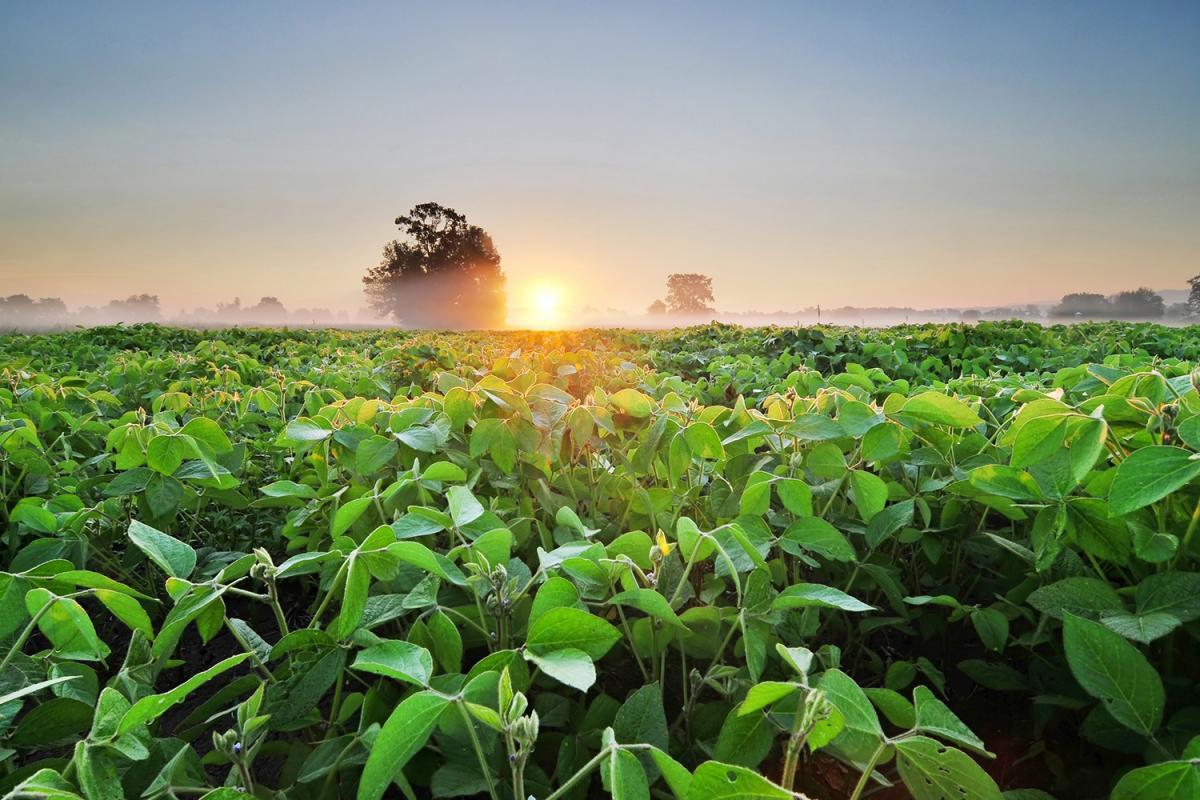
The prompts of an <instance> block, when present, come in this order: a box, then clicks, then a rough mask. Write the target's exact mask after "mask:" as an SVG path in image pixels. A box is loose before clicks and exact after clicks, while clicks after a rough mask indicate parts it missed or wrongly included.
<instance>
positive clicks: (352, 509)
mask: <svg viewBox="0 0 1200 800" xmlns="http://www.w3.org/2000/svg"><path fill="white" fill-rule="evenodd" d="M374 499H375V498H374V496H373V495H369V494H368V495H363V496H362V497H359V498H357V499H354V500H351V501H349V502H347V503H342V505H340V506H338V510H337V511H336V512H334V514H333V521H332V523H331V524H330V526H329V535H330V536H332V537H335V538H336V537H338V536H341V535H342V534H343V533H345V532H346V531H348V530H350V526H351V525H353V524H354V523H355V522H357V521H358V518H359V517H361V516H362V515H363V514H364V513H365V512H366V510H367V509H368V508H370V507H371V502H372V501H373V500H374Z"/></svg>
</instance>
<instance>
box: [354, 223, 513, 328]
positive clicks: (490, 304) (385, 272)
mask: <svg viewBox="0 0 1200 800" xmlns="http://www.w3.org/2000/svg"><path fill="white" fill-rule="evenodd" d="M396 224H397V225H398V226H399V227H400V230H401V231H403V232H404V234H405V236H406V237H407V238H406V239H404V240H395V241H392V242H389V243H388V244H387V245H386V246H385V247H384V248H383V260H382V261H380V262H379V264H378V266H374V267H371V268H370V269H368V270H367V274H366V276H365V277H364V278H363V285H364V287H365V291H366V295H367V303H368V305H369V306H370V307H371V310H372V311H374V312H375V313H376V314H379V315H380V316H385V317H386V316H390V317H392V318H393V319H395V320H396V321H397V322H399V323H401V324H404V325H408V326H412V327H418V328H498V327H502V326H503V325H504V322H505V316H506V310H505V299H506V298H505V289H504V287H505V277H504V272H503V270H501V268H500V253H499V251H497V250H496V245H495V244H494V243H493V242H492V237H491V236H489V235H488V233H487V231H485V230H484V229H483V228H480V227H478V226H476V225H470V224H468V223H467V218H466V217H465V216H463V215H462V214H459V213H458V212H457V211H455V210H454V209H452V208H446V207H444V206H440V205H438V204H437V203H422V204H421V205H419V206H417V207H415V208H414V209H413V210H412V211H410V212H409V213H408V215H407V216H403V217H397V218H396Z"/></svg>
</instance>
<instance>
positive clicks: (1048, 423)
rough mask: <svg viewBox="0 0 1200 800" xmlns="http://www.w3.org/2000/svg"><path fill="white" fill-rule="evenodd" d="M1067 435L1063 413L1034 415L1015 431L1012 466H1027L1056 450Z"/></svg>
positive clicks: (1065, 418)
mask: <svg viewBox="0 0 1200 800" xmlns="http://www.w3.org/2000/svg"><path fill="white" fill-rule="evenodd" d="M1066 436H1067V416H1066V415H1065V414H1057V415H1048V416H1044V417H1034V418H1033V419H1031V420H1029V422H1026V423H1025V424H1024V425H1022V426H1021V428H1020V430H1018V431H1017V438H1016V441H1014V442H1013V449H1012V461H1011V463H1012V466H1014V467H1017V468H1022V467H1028V466H1030V465H1032V464H1036V463H1037V462H1039V461H1042V460H1044V459H1047V458H1049V457H1050V456H1052V455H1054V454H1055V453H1057V452H1058V450H1059V448H1061V447H1062V445H1063V441H1064V440H1065V439H1066Z"/></svg>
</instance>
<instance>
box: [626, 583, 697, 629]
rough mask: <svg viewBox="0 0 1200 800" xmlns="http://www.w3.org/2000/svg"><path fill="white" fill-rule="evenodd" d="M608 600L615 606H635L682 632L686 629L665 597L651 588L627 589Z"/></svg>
mask: <svg viewBox="0 0 1200 800" xmlns="http://www.w3.org/2000/svg"><path fill="white" fill-rule="evenodd" d="M608 602H609V603H612V604H613V605H617V606H626V607H628V608H636V609H637V610H638V611H641V612H643V613H645V614H648V615H650V616H651V617H653V618H654V619H657V620H661V621H662V622H663V623H665V624H667V625H670V626H671V627H673V628H677V629H679V630H680V631H683V632H684V633H686V632H687V630H688V629H687V626H686V625H684V624H683V622H682V621H681V620H680V619H679V616H678V615H676V613H675V612H674V611H673V610H672V609H671V606H670V604H669V603H667V598H665V597H663V596H662V595H661V594H659V593H658V592H656V591H654V590H653V589H646V588H639V589H629V590H627V591H624V592H621V593H619V594H616V595H614V596H613V597H612V598H611V599H610V600H609V601H608Z"/></svg>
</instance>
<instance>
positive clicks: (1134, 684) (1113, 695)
mask: <svg viewBox="0 0 1200 800" xmlns="http://www.w3.org/2000/svg"><path fill="white" fill-rule="evenodd" d="M1063 646H1064V648H1065V649H1066V654H1067V664H1068V665H1069V666H1070V667H1071V674H1072V675H1074V676H1075V680H1076V681H1078V682H1079V685H1080V686H1082V687H1083V689H1084V691H1086V692H1087V693H1088V694H1090V695H1091V696H1092V697H1095V698H1097V699H1098V700H1100V701H1101V702H1102V703H1103V704H1104V708H1105V709H1106V710H1107V711H1108V713H1109V714H1111V715H1112V717H1113V719H1115V720H1117V721H1118V722H1120V723H1121V724H1122V725H1125V726H1126V727H1128V728H1130V729H1131V730H1134V731H1137V732H1138V733H1140V734H1142V735H1143V736H1149V735H1150V734H1151V733H1153V732H1154V731H1155V730H1157V729H1158V726H1159V724H1160V723H1161V722H1162V714H1163V704H1164V694H1163V685H1162V679H1161V678H1159V676H1158V673H1157V672H1155V670H1154V667H1152V666H1150V662H1149V661H1147V660H1146V657H1145V656H1144V655H1142V653H1141V652H1140V651H1138V649H1137V648H1136V647H1134V646H1133V645H1131V644H1130V643H1129V642H1127V641H1125V640H1124V639H1122V638H1121V637H1120V636H1118V635H1117V634H1115V633H1113V632H1112V631H1110V630H1109V629H1108V628H1105V627H1104V626H1103V625H1101V624H1099V623H1097V622H1092V621H1090V620H1087V619H1084V618H1083V617H1077V616H1075V615H1073V614H1070V613H1068V614H1066V615H1065V616H1064V617H1063Z"/></svg>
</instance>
